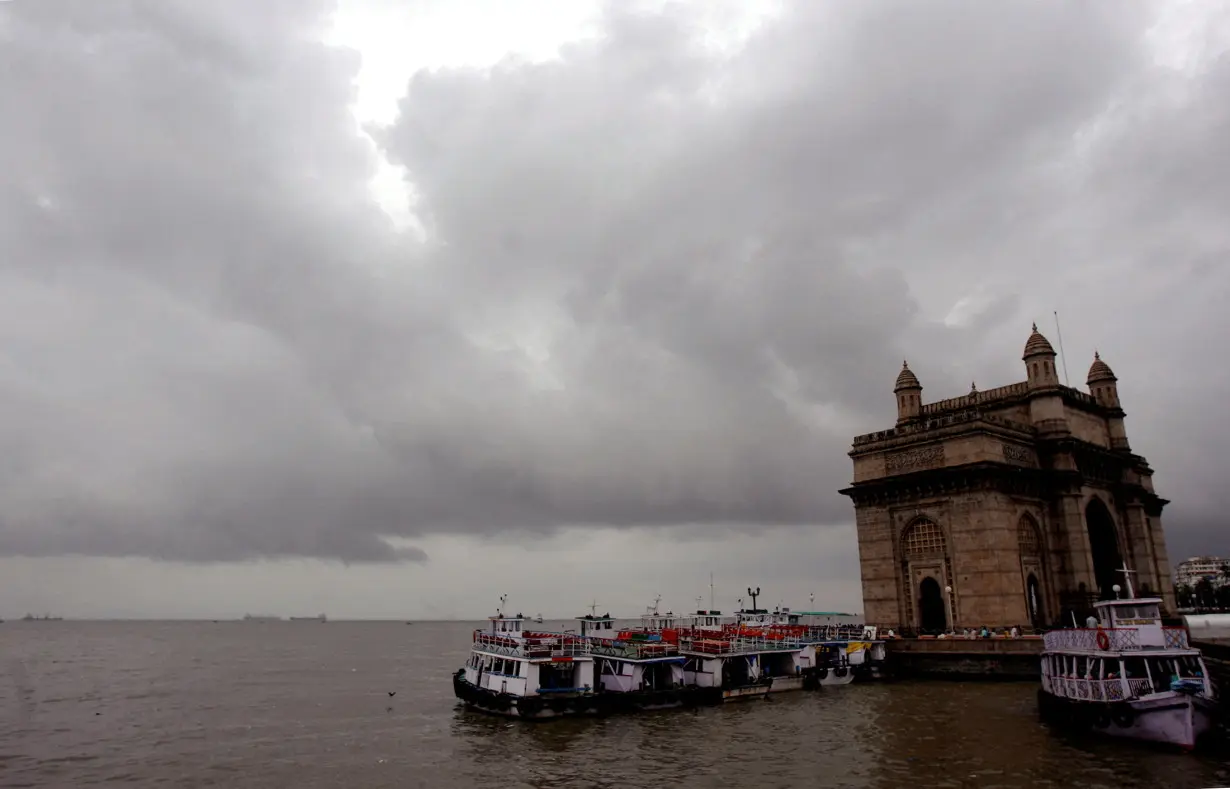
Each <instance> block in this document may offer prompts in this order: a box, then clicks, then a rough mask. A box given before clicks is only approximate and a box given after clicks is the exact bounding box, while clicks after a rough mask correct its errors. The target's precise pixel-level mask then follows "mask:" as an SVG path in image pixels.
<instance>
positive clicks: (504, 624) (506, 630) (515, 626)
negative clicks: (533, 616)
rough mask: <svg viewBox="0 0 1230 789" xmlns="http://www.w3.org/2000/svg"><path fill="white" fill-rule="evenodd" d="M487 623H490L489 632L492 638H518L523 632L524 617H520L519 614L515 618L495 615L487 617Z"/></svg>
mask: <svg viewBox="0 0 1230 789" xmlns="http://www.w3.org/2000/svg"><path fill="white" fill-rule="evenodd" d="M487 621H488V622H490V623H491V630H490V631H489V632H490V633H491V634H492V635H494V636H504V637H506V638H520V637H521V635H522V633H523V632H524V630H523V628H524V625H525V617H523V616H521V614H517V615H516V616H504V615H503V614H496V615H495V616H489V617H487Z"/></svg>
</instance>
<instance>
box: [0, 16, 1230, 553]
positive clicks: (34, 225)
mask: <svg viewBox="0 0 1230 789" xmlns="http://www.w3.org/2000/svg"><path fill="white" fill-rule="evenodd" d="M372 2H376V0H372ZM1211 8H1214V4H1209V5H1208V6H1202V5H1200V4H1192V5H1190V6H1186V7H1185V9H1186V10H1185V11H1184V12H1183V13H1185V14H1196V13H1198V12H1199V13H1202V14H1204V16H1203V17H1201V19H1202V21H1201V24H1200V25H1199V26H1198V27H1199V30H1200V31H1201V33H1200V35H1199V36H1195V37H1193V36H1190V35H1179V34H1181V33H1182V32H1183V31H1184V30H1186V29H1187V28H1185V27H1184V25H1183V24H1181V23H1182V22H1183V21H1184V20H1183V19H1177V18H1176V14H1177V12H1176V11H1174V7H1173V6H1170V5H1169V4H1163V3H1144V2H1129V3H1123V2H1111V1H1110V0H1105V1H1103V2H1088V3H1080V4H1038V3H1036V2H1032V1H1029V0H1020V1H1019V2H1000V3H995V4H969V3H965V2H956V1H955V0H937V2H932V3H927V4H921V5H920V4H917V3H911V2H905V1H904V0H877V1H876V2H865V3H857V4H852V3H816V2H804V1H803V0H798V1H797V2H785V3H782V4H781V6H780V8H778V9H777V10H776V13H774V14H773V15H772V16H771V17H770V18H769V19H768V20H767V21H766V22H765V23H764V24H763V25H762V26H761V27H760V28H758V29H757V30H756V31H754V32H753V33H752V35H751V36H750V37H749V38H748V39H747V40H746V41H745V42H743V43H742V45H741V46H740V47H738V48H737V49H735V50H733V51H731V50H728V49H718V48H715V47H712V46H707V45H706V41H707V38H706V29H705V27H704V26H703V24H702V20H703V19H704V17H703V16H702V13H701V10H700V9H698V8H697V7H696V6H695V5H690V4H687V3H684V4H667V5H652V4H643V5H635V6H634V5H629V4H622V3H610V4H608V5H606V6H605V7H604V10H603V12H602V15H601V17H600V19H599V21H598V30H599V31H600V35H598V36H596V37H594V38H592V39H586V40H584V41H577V42H573V43H571V44H569V45H567V46H566V47H564V48H563V49H562V50H561V53H560V56H559V57H558V58H556V59H553V60H548V61H545V62H530V61H525V60H518V59H507V60H504V61H501V62H500V63H498V64H496V65H495V66H492V67H489V68H451V69H436V70H424V71H420V72H418V73H415V74H407V75H405V78H406V83H405V94H404V97H403V98H402V99H401V101H400V103H399V105H398V109H399V111H398V113H397V116H396V118H395V119H394V120H393V121H392V122H391V123H390V124H388V125H385V126H381V127H379V128H374V129H371V130H369V131H370V138H369V137H368V136H366V135H365V134H364V133H363V132H362V131H361V130H360V128H359V126H358V125H357V123H356V121H355V118H354V116H353V114H352V112H351V105H352V103H353V101H354V95H355V88H354V81H355V79H356V75H357V74H358V72H359V68H360V65H361V58H360V56H359V54H358V53H356V52H354V51H352V50H348V49H344V48H339V47H331V46H326V45H325V44H323V43H321V42H322V40H323V39H324V38H325V37H326V36H327V34H328V31H329V26H330V15H331V14H332V12H333V10H334V9H333V7H332V4H331V3H328V2H323V0H311V1H309V0H264V1H263V2H260V3H250V2H242V1H241V0H219V1H215V2H209V3H200V2H188V1H187V0H157V1H156V2H155V1H154V0H151V1H150V2H131V3H122V4H121V3H100V2H86V1H81V2H57V3H34V2H27V3H10V4H4V5H0V117H3V118H4V119H5V121H4V123H3V124H0V166H2V167H3V171H4V172H5V174H6V177H5V178H4V179H3V181H2V182H0V343H2V344H0V348H3V357H2V358H0V397H3V401H4V408H3V412H0V440H2V442H3V447H4V460H3V463H2V464H0V496H2V497H3V501H4V502H5V504H4V508H3V513H2V514H0V555H6V556H14V555H19V556H60V555H67V554H81V555H87V556H140V557H150V558H154V559H169V560H177V561H210V562H212V561H230V560H240V559H248V558H253V557H286V556H304V557H320V558H327V559H340V560H344V561H350V562H365V561H393V560H415V559H420V560H421V559H423V558H425V555H424V554H423V552H422V551H421V550H419V549H417V548H415V547H412V546H413V545H414V540H415V538H423V537H425V536H427V535H433V534H454V535H456V534H471V535H476V536H478V535H493V534H497V533H501V532H525V533H536V534H546V533H548V532H550V531H552V530H555V529H558V528H561V527H564V526H578V525H579V526H584V525H587V524H589V525H594V526H604V527H607V526H616V527H631V526H637V527H658V526H661V527H673V526H680V525H691V526H695V525H697V524H711V525H721V526H722V527H723V528H735V529H738V530H754V529H757V528H761V527H764V526H766V525H800V526H817V527H828V526H833V525H837V524H842V523H848V522H849V521H850V520H851V519H852V510H851V507H850V504H849V502H848V501H847V500H845V499H843V498H842V497H841V496H840V495H838V493H837V491H838V489H840V488H841V487H843V486H844V485H845V484H846V483H847V481H848V479H849V477H850V467H849V459H848V458H847V457H846V454H845V453H846V451H847V449H848V447H849V442H850V438H851V437H852V436H853V435H855V434H857V433H861V432H866V431H870V430H875V429H880V428H882V427H886V426H889V425H890V424H891V422H892V420H893V417H894V411H893V401H892V395H891V387H892V381H893V379H894V378H895V376H896V373H897V370H898V369H899V367H900V364H901V359H902V358H903V357H907V358H909V359H910V362H911V366H912V367H913V369H914V370H915V371H916V372H917V373H918V375H919V376H920V378H921V379H922V382H923V384H924V386H925V387H926V392H925V395H926V397H927V398H928V399H929V400H930V399H941V398H944V397H950V396H955V395H957V394H962V393H964V392H965V391H968V388H969V383H970V380H971V379H976V380H977V382H978V385H979V387H980V388H989V387H992V386H997V385H1001V384H1005V383H1010V382H1012V381H1016V380H1019V379H1022V378H1023V377H1024V376H1023V369H1022V368H1021V362H1020V359H1019V357H1020V349H1021V347H1022V345H1023V343H1024V340H1025V337H1026V336H1027V335H1028V330H1029V325H1030V323H1031V321H1034V320H1037V321H1038V322H1039V323H1040V324H1042V326H1043V328H1044V330H1047V331H1049V329H1048V324H1049V322H1050V321H1051V313H1052V310H1058V311H1059V312H1060V314H1061V316H1062V318H1063V322H1064V340H1065V341H1066V343H1067V346H1066V350H1067V355H1068V366H1069V369H1070V372H1071V374H1072V382H1073V383H1074V384H1081V385H1083V380H1084V372H1085V370H1086V369H1087V366H1088V364H1089V361H1090V360H1091V357H1092V352H1093V349H1094V347H1095V346H1096V347H1098V348H1099V349H1100V350H1101V352H1102V355H1103V358H1104V359H1106V360H1107V361H1108V362H1109V363H1110V364H1111V365H1112V366H1113V367H1114V368H1115V370H1116V372H1117V373H1118V375H1119V377H1120V379H1121V384H1120V388H1121V395H1122V397H1123V400H1124V404H1125V407H1126V408H1127V410H1128V414H1129V418H1128V430H1129V436H1130V437H1131V439H1132V443H1133V446H1134V448H1135V449H1136V450H1137V451H1140V452H1142V453H1143V454H1145V455H1146V456H1147V457H1148V458H1149V459H1150V461H1151V462H1152V463H1153V465H1154V466H1155V468H1156V469H1157V477H1156V480H1157V486H1158V492H1159V493H1160V494H1161V495H1163V496H1165V497H1167V498H1170V499H1172V500H1173V502H1174V504H1173V506H1172V512H1171V514H1169V515H1168V518H1167V521H1166V524H1167V529H1168V535H1169V541H1170V544H1171V551H1172V554H1186V553H1188V552H1191V551H1196V550H1216V549H1217V548H1219V546H1218V545H1217V544H1215V541H1216V540H1217V539H1218V537H1217V535H1218V534H1219V532H1218V531H1217V529H1218V528H1219V518H1220V513H1221V510H1222V503H1221V502H1220V501H1219V500H1218V498H1217V493H1218V492H1219V491H1220V487H1221V483H1222V477H1223V476H1224V474H1223V472H1222V466H1221V455H1222V452H1221V449H1222V447H1224V446H1225V445H1226V443H1227V441H1228V440H1230V427H1227V424H1226V423H1225V421H1224V420H1221V419H1219V414H1220V408H1221V405H1222V403H1223V402H1224V400H1225V399H1226V397H1227V396H1228V395H1230V372H1228V371H1227V368H1226V366H1225V365H1224V364H1222V363H1221V362H1222V358H1223V357H1224V352H1223V351H1222V349H1221V347H1220V346H1221V343H1222V342H1224V340H1225V338H1226V337H1230V317H1228V315H1230V313H1228V312H1227V310H1226V309H1225V306H1224V305H1225V303H1226V298H1227V296H1230V268H1227V266H1226V265H1225V263H1224V259H1225V256H1226V253H1227V251H1228V250H1230V225H1227V223H1226V222H1225V218H1224V215H1225V208H1226V206H1228V205H1230V157H1227V156H1226V155H1225V154H1226V153H1227V143H1226V140H1230V103H1227V102H1226V100H1225V97H1226V96H1230V57H1228V56H1227V55H1226V44H1227V42H1228V41H1230V35H1225V33H1226V31H1227V30H1228V29H1230V15H1228V13H1227V12H1226V11H1225V10H1224V9H1222V10H1221V11H1219V12H1215V9H1214V10H1210V9H1211ZM1175 30H1178V31H1179V34H1176V35H1179V37H1178V39H1177V41H1178V43H1176V39H1174V37H1173V36H1172V37H1169V38H1168V37H1167V36H1166V35H1164V34H1166V33H1167V31H1170V32H1174V31H1175ZM1176 48H1177V49H1176ZM373 139H374V140H375V141H376V144H377V146H378V150H376V149H374V148H373V146H372V142H371V141H372V140H373ZM381 155H383V156H386V157H387V158H388V160H389V161H390V162H392V163H394V164H396V165H399V166H401V167H403V168H404V169H405V173H406V177H407V179H408V184H407V186H406V188H407V190H411V189H412V191H413V194H414V211H415V213H416V216H417V218H418V220H419V221H420V222H421V224H422V226H423V227H424V228H427V231H428V232H427V234H426V236H425V237H421V236H419V235H417V234H415V233H412V232H408V231H405V230H402V229H399V227H398V226H397V225H396V224H395V223H394V222H393V221H392V220H391V219H390V217H389V216H388V215H387V214H385V213H384V211H383V210H382V209H381V208H380V206H379V205H378V203H377V202H376V200H375V199H374V198H373V195H372V191H371V188H370V183H371V179H372V177H373V174H374V173H375V171H376V166H377V162H378V157H379V156H381ZM390 538H397V539H390ZM1220 539H1222V540H1223V543H1224V537H1223V538H1220ZM407 546H411V547H407ZM788 550H789V546H788V545H786V546H784V547H783V551H788ZM1172 558H1173V557H1172Z"/></svg>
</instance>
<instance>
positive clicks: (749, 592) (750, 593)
mask: <svg viewBox="0 0 1230 789" xmlns="http://www.w3.org/2000/svg"><path fill="white" fill-rule="evenodd" d="M747 596H748V597H750V598H752V610H753V611H755V610H757V609H756V598H757V597H759V596H760V587H759V586H757V587H756V591H754V592H753V591H752V587H750V586H749V587H748V588H747Z"/></svg>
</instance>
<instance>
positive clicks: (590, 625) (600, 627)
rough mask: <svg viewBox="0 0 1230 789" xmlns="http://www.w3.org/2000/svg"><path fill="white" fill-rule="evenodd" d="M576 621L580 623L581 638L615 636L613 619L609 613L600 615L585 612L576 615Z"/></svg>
mask: <svg viewBox="0 0 1230 789" xmlns="http://www.w3.org/2000/svg"><path fill="white" fill-rule="evenodd" d="M577 621H578V622H580V623H581V637H582V638H614V636H615V619H614V617H612V616H611V615H610V614H603V615H602V616H594V615H593V614H586V615H585V616H578V617H577Z"/></svg>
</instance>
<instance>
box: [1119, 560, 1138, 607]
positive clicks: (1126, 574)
mask: <svg viewBox="0 0 1230 789" xmlns="http://www.w3.org/2000/svg"><path fill="white" fill-rule="evenodd" d="M1116 572H1120V573H1123V583H1124V585H1126V586H1127V593H1128V599H1129V600H1131V599H1134V598H1135V597H1136V590H1135V589H1133V588H1132V576H1133V575H1135V574H1136V571H1135V570H1129V569H1128V566H1127V561H1126V560H1124V562H1123V566H1122V567H1120V568H1119V569H1118V570H1116Z"/></svg>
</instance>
